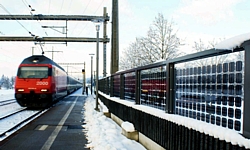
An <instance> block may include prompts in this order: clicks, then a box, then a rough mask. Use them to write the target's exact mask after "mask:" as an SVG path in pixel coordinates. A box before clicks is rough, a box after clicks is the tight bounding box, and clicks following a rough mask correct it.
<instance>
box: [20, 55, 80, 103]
mask: <svg viewBox="0 0 250 150" xmlns="http://www.w3.org/2000/svg"><path fill="white" fill-rule="evenodd" d="M80 87H82V83H80V82H79V81H77V80H75V79H74V78H72V77H69V76H68V75H67V73H66V72H65V70H64V69H63V68H62V67H61V66H59V65H58V64H57V63H55V62H54V61H53V60H51V59H49V58H47V57H45V56H43V55H33V56H30V57H28V58H25V59H24V60H23V61H22V63H21V64H20V65H19V67H18V71H17V76H16V80H15V98H16V100H17V102H18V104H19V105H20V106H22V107H48V106H50V105H51V104H52V103H53V102H54V101H55V100H58V99H59V98H62V97H64V96H66V95H67V94H69V93H71V92H73V91H75V90H77V89H79V88H80Z"/></svg>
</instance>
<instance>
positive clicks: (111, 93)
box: [110, 76, 114, 97]
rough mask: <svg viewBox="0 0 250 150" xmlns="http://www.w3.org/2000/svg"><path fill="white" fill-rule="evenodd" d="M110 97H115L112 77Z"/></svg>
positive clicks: (111, 77) (112, 77)
mask: <svg viewBox="0 0 250 150" xmlns="http://www.w3.org/2000/svg"><path fill="white" fill-rule="evenodd" d="M110 97H114V76H110Z"/></svg>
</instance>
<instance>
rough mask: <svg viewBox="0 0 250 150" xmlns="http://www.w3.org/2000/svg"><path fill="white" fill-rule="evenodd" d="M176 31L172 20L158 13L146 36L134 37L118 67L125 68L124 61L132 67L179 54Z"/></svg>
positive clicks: (179, 43)
mask: <svg viewBox="0 0 250 150" xmlns="http://www.w3.org/2000/svg"><path fill="white" fill-rule="evenodd" d="M177 32H178V30H175V29H174V22H173V21H170V22H169V21H168V20H166V19H165V18H164V16H163V15H162V14H158V16H157V17H156V18H155V20H154V22H153V24H152V25H151V26H150V28H149V31H148V32H147V36H146V37H142V38H136V41H135V42H134V43H132V44H130V45H129V47H128V48H127V49H126V50H125V52H124V55H123V57H122V58H121V62H120V68H122V69H125V68H124V67H125V66H126V64H124V63H131V66H129V67H130V68H133V67H136V66H141V65H146V64H150V63H153V62H156V61H158V60H161V59H164V60H168V59H172V58H175V57H177V56H180V55H181V54H182V53H181V52H180V51H179V50H178V48H179V47H180V46H181V39H180V38H178V36H177Z"/></svg>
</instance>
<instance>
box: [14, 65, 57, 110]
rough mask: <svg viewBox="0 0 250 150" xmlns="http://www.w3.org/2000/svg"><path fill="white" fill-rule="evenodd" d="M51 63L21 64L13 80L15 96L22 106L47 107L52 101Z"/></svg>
mask: <svg viewBox="0 0 250 150" xmlns="http://www.w3.org/2000/svg"><path fill="white" fill-rule="evenodd" d="M51 76H52V65H45V64H34V65H31V64H21V65H20V66H19V68H18V72H17V76H16V81H15V98H16V100H17V102H18V103H19V105H21V106H22V107H47V106H48V105H50V104H51V103H52V101H53V98H52V97H53V94H52V93H53V91H52V90H53V89H54V88H55V87H53V86H54V84H52V77H51Z"/></svg>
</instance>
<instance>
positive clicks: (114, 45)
mask: <svg viewBox="0 0 250 150" xmlns="http://www.w3.org/2000/svg"><path fill="white" fill-rule="evenodd" d="M118 70H119V15H118V0H113V1H112V37H111V66H110V74H113V73H115V72H117V71H118Z"/></svg>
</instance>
